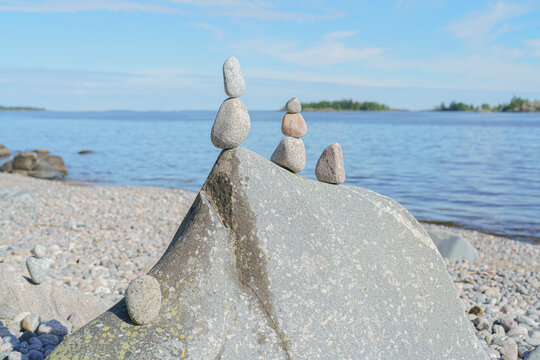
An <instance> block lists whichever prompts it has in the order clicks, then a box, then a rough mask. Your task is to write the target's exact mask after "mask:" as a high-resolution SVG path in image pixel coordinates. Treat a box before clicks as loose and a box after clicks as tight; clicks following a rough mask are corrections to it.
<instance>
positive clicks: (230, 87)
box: [223, 56, 246, 98]
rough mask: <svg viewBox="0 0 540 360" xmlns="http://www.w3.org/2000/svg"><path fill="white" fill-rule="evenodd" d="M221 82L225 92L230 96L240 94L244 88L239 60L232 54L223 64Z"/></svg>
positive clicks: (238, 95) (234, 96)
mask: <svg viewBox="0 0 540 360" xmlns="http://www.w3.org/2000/svg"><path fill="white" fill-rule="evenodd" d="M223 83H224V85H225V93H226V94H227V95H228V96H230V97H232V98H237V97H240V96H242V94H243V93H244V90H245V89H246V83H245V82H244V77H243V76H242V69H241V68H240V62H239V61H238V59H237V58H235V57H234V56H231V57H229V58H228V59H227V60H225V63H224V64H223Z"/></svg>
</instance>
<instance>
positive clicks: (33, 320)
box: [21, 314, 41, 332]
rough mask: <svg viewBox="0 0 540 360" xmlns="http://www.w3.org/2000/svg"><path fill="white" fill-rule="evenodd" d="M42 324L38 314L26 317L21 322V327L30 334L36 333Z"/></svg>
mask: <svg viewBox="0 0 540 360" xmlns="http://www.w3.org/2000/svg"><path fill="white" fill-rule="evenodd" d="M40 322H41V318H40V317H39V315H37V314H30V315H26V316H25V317H24V319H23V320H22V322H21V327H22V328H23V329H24V330H26V331H30V332H34V331H36V329H37V328H38V326H39V323H40Z"/></svg>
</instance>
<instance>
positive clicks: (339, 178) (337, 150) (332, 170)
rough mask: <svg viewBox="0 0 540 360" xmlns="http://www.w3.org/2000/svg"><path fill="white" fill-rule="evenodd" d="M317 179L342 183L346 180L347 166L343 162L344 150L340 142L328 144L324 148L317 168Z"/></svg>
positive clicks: (331, 182)
mask: <svg viewBox="0 0 540 360" xmlns="http://www.w3.org/2000/svg"><path fill="white" fill-rule="evenodd" d="M315 175H316V176H317V180H319V181H322V182H326V183H330V184H341V183H343V182H344V181H345V166H344V164H343V151H342V150H341V145H339V143H333V144H330V145H328V147H327V148H326V149H324V151H323V153H322V154H321V157H320V158H319V161H318V162H317V166H316V168H315Z"/></svg>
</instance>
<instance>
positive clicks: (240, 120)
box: [211, 99, 251, 149]
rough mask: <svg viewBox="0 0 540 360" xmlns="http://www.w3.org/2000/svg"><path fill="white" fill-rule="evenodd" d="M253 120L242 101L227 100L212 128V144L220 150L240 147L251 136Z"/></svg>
mask: <svg viewBox="0 0 540 360" xmlns="http://www.w3.org/2000/svg"><path fill="white" fill-rule="evenodd" d="M250 128H251V120H250V118H249V113H248V111H247V109H246V107H245V106H244V104H243V103H242V101H241V100H240V99H227V100H225V101H224V102H223V103H222V104H221V106H220V108H219V111H218V114H217V116H216V120H215V121H214V125H213V126H212V133H211V140H212V144H214V146H215V147H217V148H219V149H232V148H235V147H237V146H238V145H240V144H241V143H242V142H243V141H244V140H245V138H246V137H247V136H248V134H249V130H250Z"/></svg>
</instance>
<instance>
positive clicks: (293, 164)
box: [270, 136, 306, 173]
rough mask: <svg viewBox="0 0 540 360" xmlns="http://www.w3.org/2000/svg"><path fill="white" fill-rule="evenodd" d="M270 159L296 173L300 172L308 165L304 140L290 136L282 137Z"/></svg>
mask: <svg viewBox="0 0 540 360" xmlns="http://www.w3.org/2000/svg"><path fill="white" fill-rule="evenodd" d="M270 160H271V161H272V162H273V163H274V164H277V165H279V166H281V167H284V168H286V169H289V170H291V171H292V172H294V173H299V172H300V171H302V170H304V168H305V167H306V148H305V147H304V142H303V141H302V140H300V139H297V138H294V137H290V136H287V137H285V138H283V139H281V141H280V142H279V145H278V146H277V148H276V150H275V151H274V153H273V154H272V157H271V158H270Z"/></svg>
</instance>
